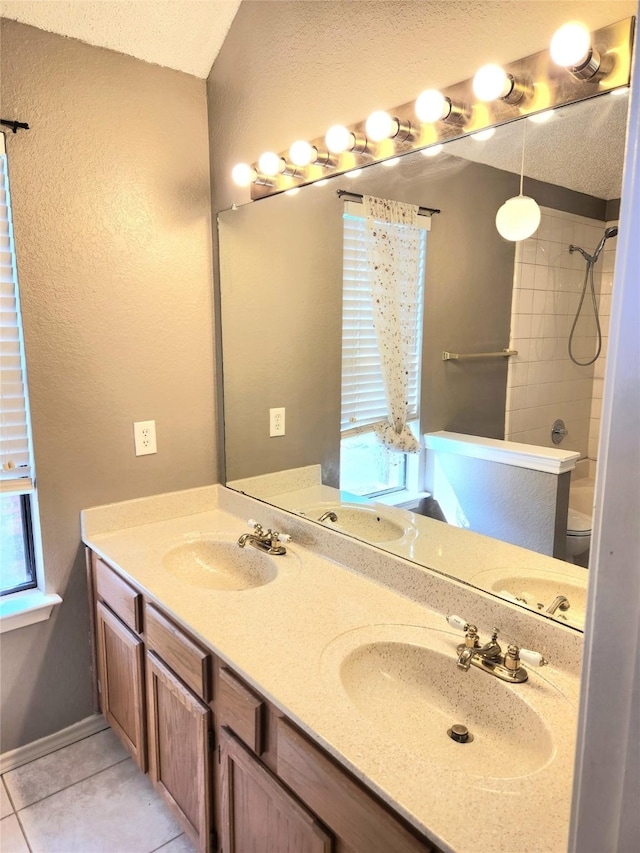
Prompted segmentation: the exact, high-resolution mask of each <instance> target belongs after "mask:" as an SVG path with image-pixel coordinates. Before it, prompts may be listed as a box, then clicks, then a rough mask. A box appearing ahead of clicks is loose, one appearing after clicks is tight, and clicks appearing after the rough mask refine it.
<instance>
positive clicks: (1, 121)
mask: <svg viewBox="0 0 640 853" xmlns="http://www.w3.org/2000/svg"><path fill="white" fill-rule="evenodd" d="M0 125H2V127H10V128H11V130H12V131H13V132H14V133H17V132H18V131H19V130H29V125H28V124H27V123H26V121H12V120H11V119H7V118H0Z"/></svg>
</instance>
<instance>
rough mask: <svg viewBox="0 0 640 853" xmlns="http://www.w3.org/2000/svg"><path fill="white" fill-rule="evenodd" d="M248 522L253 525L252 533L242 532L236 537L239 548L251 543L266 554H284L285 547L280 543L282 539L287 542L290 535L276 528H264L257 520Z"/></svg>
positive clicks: (285, 551)
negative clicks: (279, 531)
mask: <svg viewBox="0 0 640 853" xmlns="http://www.w3.org/2000/svg"><path fill="white" fill-rule="evenodd" d="M249 524H250V525H251V526H252V527H253V533H243V534H242V536H241V537H240V538H239V539H238V545H239V546H240V547H241V548H244V546H245V545H246V544H247V542H248V543H249V545H253V547H254V548H257V549H258V550H259V551H264V552H265V553H267V554H273V555H274V556H275V555H281V554H286V553H287V549H286V548H285V547H284V545H283V544H282V542H283V541H285V542H289V541H290V540H291V537H290V536H287V535H286V534H283V533H278V532H277V530H271V529H270V528H269V529H268V530H265V529H264V528H263V527H262V525H261V524H258V522H257V521H252V520H250V521H249Z"/></svg>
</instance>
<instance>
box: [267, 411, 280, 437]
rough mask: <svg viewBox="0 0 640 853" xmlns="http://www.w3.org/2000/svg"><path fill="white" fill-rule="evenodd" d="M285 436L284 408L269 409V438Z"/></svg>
mask: <svg viewBox="0 0 640 853" xmlns="http://www.w3.org/2000/svg"><path fill="white" fill-rule="evenodd" d="M274 435H284V408H282V409H269V436H270V437H271V438H273V436H274Z"/></svg>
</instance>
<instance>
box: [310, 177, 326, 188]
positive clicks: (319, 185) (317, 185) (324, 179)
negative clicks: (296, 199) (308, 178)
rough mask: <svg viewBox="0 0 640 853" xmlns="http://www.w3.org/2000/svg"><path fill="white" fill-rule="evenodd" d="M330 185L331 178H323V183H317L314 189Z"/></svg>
mask: <svg viewBox="0 0 640 853" xmlns="http://www.w3.org/2000/svg"><path fill="white" fill-rule="evenodd" d="M328 183H329V178H323V179H322V180H321V181H316V182H315V183H314V185H313V186H314V187H323V186H324V185H325V184H328Z"/></svg>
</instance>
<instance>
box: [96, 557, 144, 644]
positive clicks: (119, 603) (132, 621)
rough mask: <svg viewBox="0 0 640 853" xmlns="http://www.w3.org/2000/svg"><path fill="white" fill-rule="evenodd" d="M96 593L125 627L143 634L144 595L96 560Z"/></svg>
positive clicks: (98, 559) (99, 560)
mask: <svg viewBox="0 0 640 853" xmlns="http://www.w3.org/2000/svg"><path fill="white" fill-rule="evenodd" d="M96 592H97V594H98V596H99V597H100V598H101V599H102V600H103V601H104V602H105V604H108V605H109V607H110V608H111V610H113V612H114V613H116V614H117V615H118V616H119V617H120V618H121V619H122V621H123V622H124V623H125V625H128V626H129V628H131V629H132V630H133V631H136V632H137V633H138V634H140V633H142V595H141V594H140V593H139V592H137V590H135V589H134V588H133V587H132V586H129V584H128V583H127V582H126V581H124V580H122V578H121V577H120V576H119V575H117V574H116V573H115V572H114V571H113V569H110V568H109V566H108V565H107V564H106V563H103V562H102V560H101V559H100V558H99V557H98V558H96Z"/></svg>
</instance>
